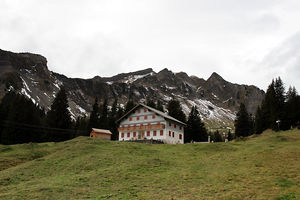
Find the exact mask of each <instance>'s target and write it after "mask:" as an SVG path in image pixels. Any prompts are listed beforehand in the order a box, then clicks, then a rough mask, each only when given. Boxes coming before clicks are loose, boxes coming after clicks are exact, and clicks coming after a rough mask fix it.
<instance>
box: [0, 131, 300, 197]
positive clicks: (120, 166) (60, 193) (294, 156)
mask: <svg viewBox="0 0 300 200" xmlns="http://www.w3.org/2000/svg"><path fill="white" fill-rule="evenodd" d="M0 170H1V171H0V199H86V198H89V199H300V131H298V130H293V131H286V132H280V133H274V132H265V133H264V134H262V135H260V136H257V137H255V136H252V137H251V138H248V139H247V140H246V141H233V142H229V143H214V144H185V145H146V144H137V143H126V142H113V141H103V140H99V139H96V140H95V139H91V138H87V137H79V138H76V139H73V140H70V141H66V142H61V143H41V144H20V145H10V146H5V145H0Z"/></svg>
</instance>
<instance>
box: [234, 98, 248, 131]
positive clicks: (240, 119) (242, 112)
mask: <svg viewBox="0 0 300 200" xmlns="http://www.w3.org/2000/svg"><path fill="white" fill-rule="evenodd" d="M234 126H235V135H236V136H237V137H240V136H243V137H246V136H248V135H250V134H251V121H250V118H249V114H248V112H247V109H246V106H245V104H243V103H241V104H240V108H239V111H238V113H237V115H236V119H235V122H234Z"/></svg>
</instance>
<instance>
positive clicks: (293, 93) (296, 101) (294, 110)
mask: <svg viewBox="0 0 300 200" xmlns="http://www.w3.org/2000/svg"><path fill="white" fill-rule="evenodd" d="M285 119H286V121H287V127H284V128H286V129H287V128H290V126H292V127H295V126H296V124H297V122H298V121H299V119H300V96H298V94H297V90H296V88H295V87H289V89H288V91H287V94H286V105H285Z"/></svg>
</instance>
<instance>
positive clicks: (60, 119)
mask: <svg viewBox="0 0 300 200" xmlns="http://www.w3.org/2000/svg"><path fill="white" fill-rule="evenodd" d="M68 108H69V105H68V99H67V94H66V90H65V88H64V87H61V88H60V91H59V92H58V93H57V96H56V97H55V99H54V101H53V103H52V105H51V108H50V110H49V111H48V113H47V124H48V126H49V127H52V128H59V129H69V128H71V115H70V112H69V110H68ZM70 138H71V135H70V132H69V131H68V130H66V131H64V132H62V131H61V132H57V133H56V134H55V135H54V138H53V139H54V140H55V141H61V140H67V139H70Z"/></svg>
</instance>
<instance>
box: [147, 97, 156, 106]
mask: <svg viewBox="0 0 300 200" xmlns="http://www.w3.org/2000/svg"><path fill="white" fill-rule="evenodd" d="M146 105H147V106H149V107H151V108H156V104H155V102H154V101H152V100H151V99H147V103H146Z"/></svg>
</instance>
